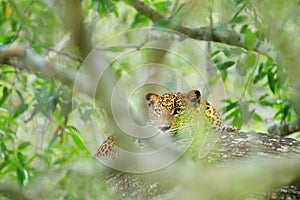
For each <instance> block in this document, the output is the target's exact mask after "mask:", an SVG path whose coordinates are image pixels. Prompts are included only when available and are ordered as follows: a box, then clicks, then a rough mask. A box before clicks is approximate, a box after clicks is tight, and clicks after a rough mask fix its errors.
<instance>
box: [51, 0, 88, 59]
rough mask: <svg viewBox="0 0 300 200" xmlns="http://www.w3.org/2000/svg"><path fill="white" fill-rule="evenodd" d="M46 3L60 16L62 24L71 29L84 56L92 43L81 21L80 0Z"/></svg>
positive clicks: (83, 56)
mask: <svg viewBox="0 0 300 200" xmlns="http://www.w3.org/2000/svg"><path fill="white" fill-rule="evenodd" d="M47 3H48V5H49V6H50V7H51V8H52V10H53V12H54V13H56V14H57V15H58V16H59V17H60V18H61V21H62V22H63V24H64V26H65V27H66V28H67V29H68V30H69V31H71V33H72V37H73V40H74V42H75V44H76V46H78V48H79V51H80V53H81V56H82V58H85V57H86V56H87V55H88V54H89V53H90V52H91V50H92V49H93V45H92V43H91V40H90V38H89V37H88V34H87V32H86V29H85V26H84V23H83V19H84V18H83V14H82V10H81V1H68V2H61V1H47Z"/></svg>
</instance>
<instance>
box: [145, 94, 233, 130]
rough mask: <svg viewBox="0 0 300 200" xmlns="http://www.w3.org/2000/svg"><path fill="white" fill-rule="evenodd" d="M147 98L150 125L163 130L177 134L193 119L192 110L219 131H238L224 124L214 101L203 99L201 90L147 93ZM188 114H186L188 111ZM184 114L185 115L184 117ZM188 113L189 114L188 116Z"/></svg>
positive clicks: (209, 126)
mask: <svg viewBox="0 0 300 200" xmlns="http://www.w3.org/2000/svg"><path fill="white" fill-rule="evenodd" d="M145 99H146V101H147V105H148V108H149V109H148V114H149V121H148V123H149V124H150V125H153V126H155V127H157V128H158V129H159V130H161V131H162V132H168V133H171V134H174V135H175V134H176V133H177V132H178V130H179V129H180V127H181V126H182V125H185V124H188V123H190V122H191V121H192V119H191V118H189V117H193V116H189V115H191V113H192V112H190V111H191V110H193V111H196V113H197V114H198V115H202V119H203V123H202V124H203V126H206V127H207V128H208V129H210V130H214V131H218V132H237V128H235V127H234V126H230V125H224V124H223V120H222V118H221V117H220V114H219V112H218V111H217V110H216V108H215V107H214V106H213V105H212V103H210V102H208V101H205V100H202V99H201V92H200V91H199V90H191V91H189V92H187V93H184V92H169V93H165V94H163V95H158V94H157V93H147V94H146V95H145ZM187 111H189V112H188V114H186V112H187ZM183 115H184V117H182V116H183ZM187 115H188V116H187Z"/></svg>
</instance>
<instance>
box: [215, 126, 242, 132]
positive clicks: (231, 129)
mask: <svg viewBox="0 0 300 200" xmlns="http://www.w3.org/2000/svg"><path fill="white" fill-rule="evenodd" d="M219 132H221V133H228V132H238V129H237V128H236V127H234V126H230V125H223V126H222V127H221V128H220V129H219Z"/></svg>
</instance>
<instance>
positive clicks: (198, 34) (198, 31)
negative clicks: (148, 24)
mask: <svg viewBox="0 0 300 200" xmlns="http://www.w3.org/2000/svg"><path fill="white" fill-rule="evenodd" d="M128 1H129V2H130V3H131V5H132V6H133V7H134V8H135V9H136V10H137V11H138V12H139V13H141V14H143V15H144V16H146V17H147V18H149V19H151V20H152V21H153V22H158V21H160V22H162V23H163V24H166V25H167V26H168V27H169V28H171V29H173V30H176V31H178V32H180V33H182V34H184V35H187V36H189V37H190V38H193V39H196V40H204V41H212V42H220V43H223V44H227V45H232V46H237V47H242V48H244V49H248V50H252V51H255V52H258V53H260V54H263V55H266V56H268V57H270V58H272V59H274V58H275V52H274V51H273V48H272V47H270V46H269V45H268V43H266V42H264V41H262V40H259V39H256V41H255V42H254V43H253V45H251V46H247V45H246V42H245V36H244V35H242V34H240V33H238V32H236V31H234V30H232V29H231V28H229V27H225V26H219V27H212V28H211V27H201V28H195V29H192V28H189V27H185V26H182V25H178V24H174V23H172V21H170V20H169V19H167V18H166V17H164V16H163V15H161V14H160V13H158V12H156V11H155V10H154V9H152V8H151V7H149V6H147V5H146V4H145V3H144V2H142V1H140V0H128Z"/></svg>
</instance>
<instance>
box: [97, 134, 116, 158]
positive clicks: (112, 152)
mask: <svg viewBox="0 0 300 200" xmlns="http://www.w3.org/2000/svg"><path fill="white" fill-rule="evenodd" d="M116 143H117V141H116V138H114V137H113V136H109V137H108V138H107V139H106V140H105V141H104V142H103V143H102V144H101V145H100V147H99V149H98V150H97V153H96V154H95V156H96V157H101V158H104V159H108V160H113V159H115V158H116V156H117V146H116Z"/></svg>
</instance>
